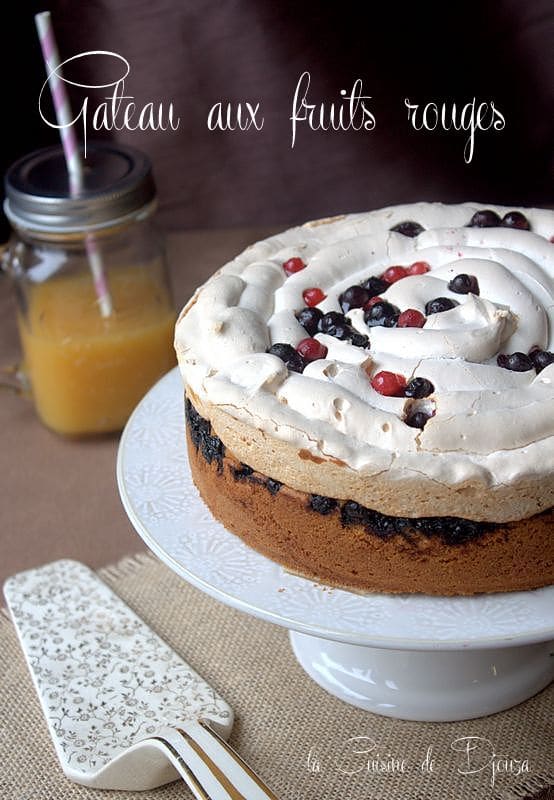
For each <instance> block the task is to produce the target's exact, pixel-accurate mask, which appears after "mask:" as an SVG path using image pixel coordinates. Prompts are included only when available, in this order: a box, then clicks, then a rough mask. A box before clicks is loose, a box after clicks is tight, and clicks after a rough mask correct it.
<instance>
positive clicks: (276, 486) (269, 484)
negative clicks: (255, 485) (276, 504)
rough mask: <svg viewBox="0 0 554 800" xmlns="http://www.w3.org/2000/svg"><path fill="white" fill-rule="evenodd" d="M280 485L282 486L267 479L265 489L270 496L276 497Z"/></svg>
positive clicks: (271, 479)
mask: <svg viewBox="0 0 554 800" xmlns="http://www.w3.org/2000/svg"><path fill="white" fill-rule="evenodd" d="M282 485H283V484H282V483H281V482H280V481H275V480H273V478H268V479H267V483H266V486H267V489H268V491H269V493H270V494H272V495H276V494H277V492H278V491H279V489H280V488H281V486H282Z"/></svg>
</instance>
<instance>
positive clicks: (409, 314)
mask: <svg viewBox="0 0 554 800" xmlns="http://www.w3.org/2000/svg"><path fill="white" fill-rule="evenodd" d="M396 324H397V326H398V327H399V328H423V326H424V325H425V317H424V316H423V314H422V313H421V311H417V310H416V309H415V308H407V309H406V311H403V312H402V313H401V314H400V316H399V317H398V319H397V320H396Z"/></svg>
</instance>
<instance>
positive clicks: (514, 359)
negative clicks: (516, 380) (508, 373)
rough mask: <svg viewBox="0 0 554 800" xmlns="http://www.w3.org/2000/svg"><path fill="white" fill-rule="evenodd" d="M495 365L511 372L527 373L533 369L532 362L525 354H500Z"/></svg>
mask: <svg viewBox="0 0 554 800" xmlns="http://www.w3.org/2000/svg"><path fill="white" fill-rule="evenodd" d="M496 363H497V364H498V366H499V367H503V368H504V369H511V370H512V372H527V370H529V369H533V362H532V360H531V358H530V357H529V356H526V355H525V353H512V354H511V355H507V354H506V353H500V355H499V356H498V357H497V359H496Z"/></svg>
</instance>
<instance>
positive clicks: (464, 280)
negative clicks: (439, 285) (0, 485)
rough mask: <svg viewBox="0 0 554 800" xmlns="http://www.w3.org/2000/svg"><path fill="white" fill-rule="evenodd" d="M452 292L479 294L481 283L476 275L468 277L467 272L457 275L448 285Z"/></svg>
mask: <svg viewBox="0 0 554 800" xmlns="http://www.w3.org/2000/svg"><path fill="white" fill-rule="evenodd" d="M448 288H449V289H450V291H451V292H455V293H456V294H469V293H470V292H471V294H479V282H478V281H477V278H476V277H475V275H466V274H465V272H462V273H460V275H456V277H455V278H452V280H451V281H450V283H449V284H448Z"/></svg>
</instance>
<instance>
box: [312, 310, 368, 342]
mask: <svg viewBox="0 0 554 800" xmlns="http://www.w3.org/2000/svg"><path fill="white" fill-rule="evenodd" d="M319 330H320V331H321V333H327V334H329V336H334V337H335V339H341V340H345V339H350V340H351V341H352V344H353V345H354V346H355V347H367V346H368V344H369V340H368V338H367V336H364V335H363V334H360V333H357V332H356V331H355V330H354V328H353V327H352V325H350V324H349V323H348V321H347V319H346V317H345V316H344V314H339V312H338V311H329V312H328V313H327V314H325V315H324V316H323V317H322V318H321V321H320V323H319Z"/></svg>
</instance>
